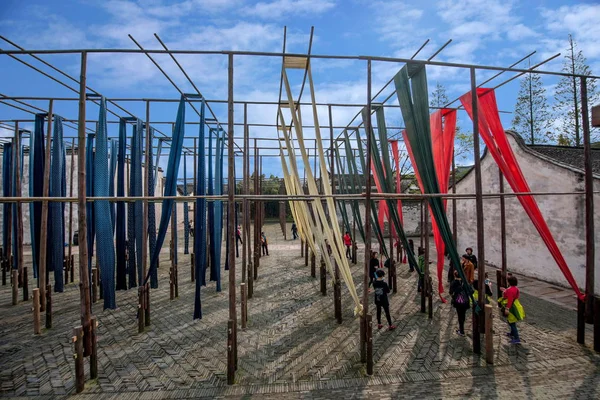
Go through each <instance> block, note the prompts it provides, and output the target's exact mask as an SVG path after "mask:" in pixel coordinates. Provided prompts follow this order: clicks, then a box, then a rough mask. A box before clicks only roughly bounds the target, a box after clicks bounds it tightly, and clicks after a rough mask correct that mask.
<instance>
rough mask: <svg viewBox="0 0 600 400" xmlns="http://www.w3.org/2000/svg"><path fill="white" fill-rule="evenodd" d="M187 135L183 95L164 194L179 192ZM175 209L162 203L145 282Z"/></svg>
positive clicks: (153, 268) (167, 203)
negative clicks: (182, 157) (180, 167)
mask: <svg viewBox="0 0 600 400" xmlns="http://www.w3.org/2000/svg"><path fill="white" fill-rule="evenodd" d="M184 135H185V98H184V97H183V96H182V97H181V100H180V101H179V108H178V109H177V119H176V122H175V128H174V130H173V139H172V141H171V151H170V152H169V161H168V166H167V177H166V180H165V190H164V196H175V195H176V194H177V173H178V172H179V163H180V161H181V149H182V147H183V137H184ZM172 209H173V200H165V201H163V205H162V212H161V217H160V224H159V228H158V236H157V238H156V248H155V249H154V252H153V253H152V258H151V259H150V260H151V261H150V269H149V270H148V275H147V276H146V279H145V281H144V283H146V282H148V279H150V275H151V274H152V272H153V270H155V269H156V268H157V265H158V258H159V256H160V250H161V248H162V245H163V243H164V241H165V236H166V234H167V228H168V227H169V220H170V218H171V211H172Z"/></svg>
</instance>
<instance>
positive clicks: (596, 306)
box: [594, 297, 600, 352]
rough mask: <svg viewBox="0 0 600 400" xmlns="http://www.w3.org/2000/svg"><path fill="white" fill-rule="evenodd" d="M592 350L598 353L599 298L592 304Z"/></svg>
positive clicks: (599, 340) (599, 344) (599, 339)
mask: <svg viewBox="0 0 600 400" xmlns="http://www.w3.org/2000/svg"><path fill="white" fill-rule="evenodd" d="M594 350H595V351H597V352H600V297H596V298H595V302H594Z"/></svg>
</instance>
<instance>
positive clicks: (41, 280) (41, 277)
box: [38, 56, 85, 311]
mask: <svg viewBox="0 0 600 400" xmlns="http://www.w3.org/2000/svg"><path fill="white" fill-rule="evenodd" d="M82 57H83V56H82ZM84 74H85V71H84ZM83 96H84V102H85V87H84V91H83ZM80 101H81V100H80ZM53 107H54V100H50V101H49V102H48V127H47V130H46V148H45V149H44V153H45V160H44V183H43V186H42V192H43V196H44V197H48V194H49V193H50V148H51V146H52V116H53V114H52V111H53ZM80 110H81V105H80ZM84 110H85V105H84ZM83 120H84V121H85V117H84V119H83ZM80 122H81V119H80ZM84 135H85V122H84ZM73 140H74V139H73ZM84 166H85V164H84ZM79 237H80V238H81V236H79ZM47 254H48V202H47V201H42V213H41V217H40V255H39V262H38V267H39V268H38V269H39V270H38V287H39V289H40V299H41V300H42V303H41V305H40V310H41V311H46V292H45V291H46V276H47V275H46V271H47Z"/></svg>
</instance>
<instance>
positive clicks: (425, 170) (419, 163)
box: [394, 63, 480, 311]
mask: <svg viewBox="0 0 600 400" xmlns="http://www.w3.org/2000/svg"><path fill="white" fill-rule="evenodd" d="M409 76H410V78H409ZM394 83H395V86H396V94H397V96H398V102H399V103H400V109H401V111H402V117H403V118H404V123H405V126H406V136H405V140H406V143H407V149H409V148H410V149H412V150H410V151H409V154H410V152H413V157H412V158H414V161H415V164H414V165H413V167H414V169H415V171H418V173H419V175H420V179H421V180H422V182H421V184H422V185H423V189H424V190H423V192H424V193H426V194H438V193H440V186H439V184H438V179H437V175H436V170H435V165H434V161H433V151H432V145H431V130H430V120H429V98H428V91H427V75H426V71H425V67H424V66H423V65H420V64H412V63H409V64H407V65H405V66H404V67H403V68H402V69H401V70H400V72H398V74H396V76H394ZM428 202H429V206H430V208H431V214H432V215H433V220H435V222H436V224H437V226H438V227H439V230H440V234H441V236H442V238H443V240H444V243H445V245H446V248H447V249H448V253H449V255H450V259H451V260H452V262H453V264H454V265H455V266H456V270H457V271H458V273H459V275H460V277H461V279H462V280H463V281H467V279H466V276H465V273H464V271H463V268H462V266H461V265H460V258H459V255H458V251H457V249H456V245H455V243H454V240H453V238H452V231H451V229H450V225H449V224H448V219H447V217H446V213H445V211H444V205H443V202H442V199H441V198H439V197H429V198H428ZM466 291H467V294H468V295H469V297H470V298H471V300H473V289H472V288H471V286H470V285H466ZM473 303H474V304H476V302H475V301H473ZM475 307H476V311H480V309H479V306H477V305H476V306H475Z"/></svg>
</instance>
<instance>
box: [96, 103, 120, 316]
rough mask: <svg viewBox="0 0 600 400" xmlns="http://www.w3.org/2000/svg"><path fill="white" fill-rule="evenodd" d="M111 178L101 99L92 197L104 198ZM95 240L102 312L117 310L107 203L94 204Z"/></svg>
mask: <svg viewBox="0 0 600 400" xmlns="http://www.w3.org/2000/svg"><path fill="white" fill-rule="evenodd" d="M109 186H110V175H109V168H108V133H107V127H106V99H105V98H104V96H103V97H102V98H101V99H100V113H99V116H98V130H97V131H96V157H95V159H94V195H95V196H97V197H107V196H108V194H109ZM94 203H95V204H94V216H95V224H96V241H97V242H98V257H97V258H98V266H97V267H98V268H99V269H100V274H101V276H102V294H103V297H104V309H105V310H106V309H107V308H109V309H112V310H114V309H115V308H117V304H116V300H115V245H114V241H113V227H112V221H111V219H110V218H107V216H108V215H110V214H111V205H110V202H109V201H108V200H97V201H95V202H94Z"/></svg>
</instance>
